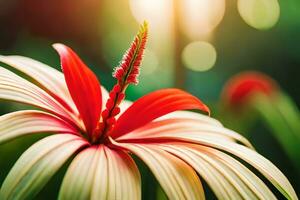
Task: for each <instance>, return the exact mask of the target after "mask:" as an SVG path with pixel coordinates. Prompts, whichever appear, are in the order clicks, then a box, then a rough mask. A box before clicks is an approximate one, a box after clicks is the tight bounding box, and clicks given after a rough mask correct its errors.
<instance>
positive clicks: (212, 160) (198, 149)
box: [162, 144, 276, 200]
mask: <svg viewBox="0 0 300 200" xmlns="http://www.w3.org/2000/svg"><path fill="white" fill-rule="evenodd" d="M162 146H163V147H162V148H163V149H164V150H166V151H168V152H170V153H172V154H174V155H176V156H178V157H180V158H182V159H183V160H184V161H185V162H187V163H188V164H190V165H191V166H192V167H193V168H194V169H195V170H196V171H197V172H198V173H199V175H200V176H201V177H202V178H203V179H204V180H205V181H206V182H207V183H208V184H209V186H210V187H211V189H212V190H213V191H214V193H215V194H216V196H217V197H218V199H223V198H225V199H253V200H254V199H257V200H259V199H270V200H271V199H276V197H275V196H274V195H273V193H272V192H271V191H270V190H269V189H268V187H267V186H266V185H265V184H264V183H263V182H262V181H261V180H260V179H259V178H258V177H257V176H256V175H255V174H254V173H253V172H251V171H250V170H249V169H247V168H246V167H245V166H243V165H242V164H241V163H240V162H239V161H237V160H235V159H234V158H232V157H231V156H229V155H227V154H225V153H223V152H221V151H218V150H216V149H213V148H209V147H205V146H200V145H187V144H166V145H162Z"/></svg>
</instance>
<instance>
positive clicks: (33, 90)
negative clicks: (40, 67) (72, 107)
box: [0, 67, 71, 120]
mask: <svg viewBox="0 0 300 200" xmlns="http://www.w3.org/2000/svg"><path fill="white" fill-rule="evenodd" d="M0 99H5V100H11V101H16V102H20V103H25V104H29V105H33V106H37V107H40V108H42V109H45V110H47V111H49V112H52V113H55V114H57V115H60V116H62V117H64V118H67V119H69V120H71V117H70V113H69V112H68V111H67V110H66V109H65V108H64V107H63V106H62V105H61V104H60V103H58V102H57V101H56V100H55V99H54V98H53V97H51V96H50V95H49V94H48V93H46V92H45V91H44V90H42V89H41V88H39V87H37V86H36V85H34V84H32V83H30V82H29V81H27V80H25V79H23V78H21V77H19V76H18V75H16V74H14V73H12V72H10V71H8V70H7V69H5V68H3V67H0Z"/></svg>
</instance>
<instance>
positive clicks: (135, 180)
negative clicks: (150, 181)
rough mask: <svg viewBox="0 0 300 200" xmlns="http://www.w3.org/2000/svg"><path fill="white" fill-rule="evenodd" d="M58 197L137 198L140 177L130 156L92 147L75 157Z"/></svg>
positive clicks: (127, 199)
mask: <svg viewBox="0 0 300 200" xmlns="http://www.w3.org/2000/svg"><path fill="white" fill-rule="evenodd" d="M59 199H62V200H64V199H67V200H68V199H70V200H76V199H78V200H80V199H91V200H92V199H94V200H98V199H124V200H136V199H137V200H138V199H141V180H140V174H139V171H138V169H137V167H136V165H135V163H134V161H133V160H132V158H131V157H130V156H129V155H128V154H127V153H125V152H123V151H121V150H112V149H110V148H108V147H106V146H104V145H99V146H92V147H90V148H88V149H86V150H84V151H83V152H81V153H80V154H79V155H77V156H76V157H75V159H74V160H73V161H72V163H71V165H70V167H69V169H68V171H67V173H66V175H65V177H64V180H63V183H62V187H61V190H60V193H59Z"/></svg>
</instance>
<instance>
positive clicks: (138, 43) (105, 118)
mask: <svg viewBox="0 0 300 200" xmlns="http://www.w3.org/2000/svg"><path fill="white" fill-rule="evenodd" d="M147 36H148V26H147V23H146V22H144V24H143V25H142V26H141V27H140V30H139V32H138V34H137V35H136V36H135V38H134V40H133V42H132V44H131V46H130V48H129V49H128V50H127V51H126V53H125V55H124V56H123V59H122V61H121V62H120V65H119V66H118V67H116V68H115V70H114V73H113V77H114V78H116V79H117V83H116V85H115V86H114V87H113V89H112V90H111V91H110V93H109V98H108V100H107V102H106V105H105V109H104V110H103V112H102V113H101V117H102V120H101V122H100V123H99V125H98V128H97V130H96V131H95V133H94V134H93V138H92V143H105V142H106V141H107V137H108V136H109V133H110V131H111V130H112V129H113V127H114V124H115V122H116V116H117V115H118V114H119V113H120V107H119V105H120V103H121V102H122V100H123V99H124V98H125V90H126V88H127V87H128V85H129V84H135V85H136V84H137V83H138V75H139V68H140V65H141V62H142V58H143V54H144V49H145V45H146V41H147Z"/></svg>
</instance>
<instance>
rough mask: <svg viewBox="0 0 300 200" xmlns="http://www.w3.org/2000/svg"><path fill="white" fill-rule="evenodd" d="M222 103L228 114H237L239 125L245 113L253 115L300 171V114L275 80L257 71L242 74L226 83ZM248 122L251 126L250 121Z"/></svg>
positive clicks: (235, 115)
mask: <svg viewBox="0 0 300 200" xmlns="http://www.w3.org/2000/svg"><path fill="white" fill-rule="evenodd" d="M222 102H223V103H224V104H223V105H224V106H225V107H226V108H229V109H224V110H226V114H227V115H228V114H229V115H230V114H234V115H233V116H234V117H235V118H238V119H239V123H240V124H242V123H241V121H246V119H244V118H245V116H243V114H245V113H247V114H249V113H250V114H253V113H254V114H255V115H254V118H257V119H260V121H261V122H263V123H264V124H265V125H266V127H268V128H269V130H270V132H271V133H272V134H273V136H274V137H275V138H276V139H277V141H278V143H279V144H280V145H281V146H282V148H283V150H285V152H286V155H287V156H288V157H289V158H290V160H291V161H292V162H293V164H294V165H295V166H296V167H297V168H298V169H300V160H299V157H300V151H299V145H300V123H299V122H300V112H299V109H298V107H297V105H296V103H295V102H294V101H293V100H292V98H290V97H289V95H288V94H286V93H285V92H284V91H283V90H282V89H281V88H280V87H279V84H278V83H277V82H276V81H275V80H273V79H272V78H271V77H269V76H268V75H266V74H263V73H261V72H256V71H246V72H242V73H239V74H237V75H235V76H233V77H232V78H231V79H229V81H228V83H227V84H225V87H224V89H223V95H222ZM237 111H244V112H237ZM245 111H246V112H245ZM246 122H247V126H249V125H250V126H251V123H249V120H247V121H246ZM253 122H255V121H254V120H253ZM252 126H253V124H252Z"/></svg>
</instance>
